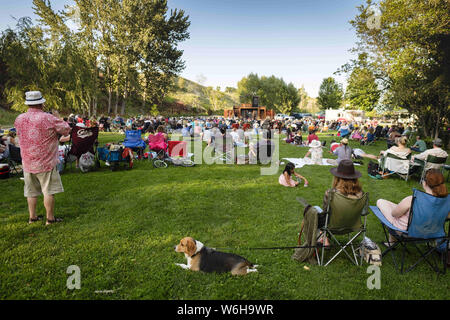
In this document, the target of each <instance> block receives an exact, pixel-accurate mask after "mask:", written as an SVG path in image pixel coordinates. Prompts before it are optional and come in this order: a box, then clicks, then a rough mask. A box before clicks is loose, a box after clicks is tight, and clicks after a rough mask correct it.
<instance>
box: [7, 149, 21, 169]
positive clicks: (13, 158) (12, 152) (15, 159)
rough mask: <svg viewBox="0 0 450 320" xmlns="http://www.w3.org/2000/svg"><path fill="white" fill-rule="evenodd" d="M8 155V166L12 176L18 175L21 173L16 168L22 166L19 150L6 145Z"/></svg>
mask: <svg viewBox="0 0 450 320" xmlns="http://www.w3.org/2000/svg"><path fill="white" fill-rule="evenodd" d="M8 149H9V155H8V165H9V168H10V170H11V173H12V174H17V175H19V174H20V173H21V172H22V171H19V170H18V166H21V165H22V156H21V155H20V148H19V147H16V146H15V145H12V144H8Z"/></svg>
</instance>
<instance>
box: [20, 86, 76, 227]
mask: <svg viewBox="0 0 450 320" xmlns="http://www.w3.org/2000/svg"><path fill="white" fill-rule="evenodd" d="M25 96H26V101H25V104H26V105H28V106H29V108H28V111H27V112H26V113H22V114H21V115H19V116H18V117H17V119H16V121H15V123H14V126H15V127H16V129H17V135H18V136H19V139H20V154H21V156H22V165H23V173H24V180H25V186H24V196H25V197H26V198H27V202H28V211H29V213H30V218H29V220H28V223H33V222H36V221H38V220H40V217H38V216H37V215H36V205H37V198H38V197H39V196H40V195H41V194H44V206H45V210H46V212H47V222H46V225H49V224H52V223H55V222H61V221H62V219H60V218H55V216H54V208H55V198H54V194H56V193H60V192H64V188H63V186H62V182H61V177H60V176H59V173H58V170H57V169H56V165H57V164H58V162H59V159H58V135H68V134H69V132H70V126H69V125H68V124H67V123H66V122H65V121H63V120H62V119H60V118H58V117H55V116H53V115H51V114H49V113H46V112H44V111H43V108H44V102H45V99H44V98H43V97H42V94H41V92H39V91H29V92H26V93H25Z"/></svg>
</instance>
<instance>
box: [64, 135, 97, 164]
mask: <svg viewBox="0 0 450 320" xmlns="http://www.w3.org/2000/svg"><path fill="white" fill-rule="evenodd" d="M98 130H99V128H98V127H92V128H86V127H80V126H74V127H73V128H72V132H71V134H70V142H69V144H70V149H69V151H68V152H67V155H66V156H65V157H64V159H65V162H64V167H65V166H66V164H67V162H73V161H70V156H74V157H75V158H76V159H77V160H78V159H80V157H81V155H83V154H85V153H86V152H90V153H92V154H93V155H94V156H95V157H96V164H97V167H99V166H100V163H99V161H98V155H97V152H96V149H97V145H98Z"/></svg>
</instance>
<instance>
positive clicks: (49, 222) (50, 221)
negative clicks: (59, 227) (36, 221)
mask: <svg viewBox="0 0 450 320" xmlns="http://www.w3.org/2000/svg"><path fill="white" fill-rule="evenodd" d="M62 221H63V219H61V218H54V219H53V220H48V219H47V224H46V225H49V224H53V223H57V222H62Z"/></svg>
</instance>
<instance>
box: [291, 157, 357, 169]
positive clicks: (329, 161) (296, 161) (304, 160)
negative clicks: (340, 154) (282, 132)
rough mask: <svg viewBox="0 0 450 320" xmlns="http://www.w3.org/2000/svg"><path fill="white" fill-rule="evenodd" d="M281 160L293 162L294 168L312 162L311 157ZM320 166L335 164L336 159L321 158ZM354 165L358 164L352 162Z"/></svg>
mask: <svg viewBox="0 0 450 320" xmlns="http://www.w3.org/2000/svg"><path fill="white" fill-rule="evenodd" d="M283 160H287V161H289V162H292V163H293V164H295V168H302V167H303V166H305V165H311V164H314V163H313V161H312V160H311V158H283ZM321 165H322V166H337V163H336V159H325V158H323V159H322V164H321ZM354 165H355V166H359V164H358V163H355V164H354Z"/></svg>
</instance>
